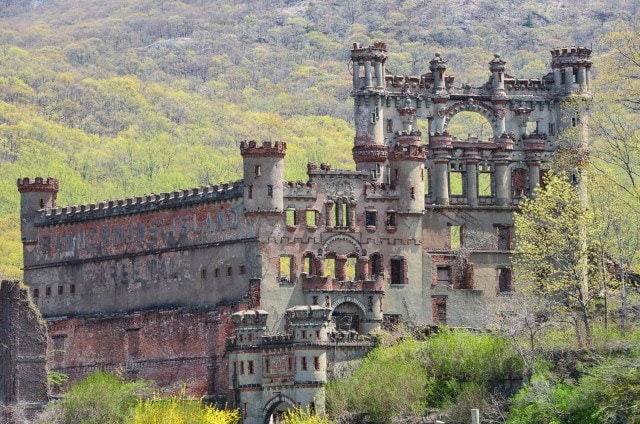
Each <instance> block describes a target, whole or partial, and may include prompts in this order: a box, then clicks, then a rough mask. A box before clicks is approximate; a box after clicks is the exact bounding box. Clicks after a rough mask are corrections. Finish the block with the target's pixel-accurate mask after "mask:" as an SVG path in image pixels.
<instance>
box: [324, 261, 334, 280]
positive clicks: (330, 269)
mask: <svg viewBox="0 0 640 424" xmlns="http://www.w3.org/2000/svg"><path fill="white" fill-rule="evenodd" d="M324 274H325V275H326V276H329V277H331V278H336V258H335V257H333V256H330V257H328V258H325V259H324Z"/></svg>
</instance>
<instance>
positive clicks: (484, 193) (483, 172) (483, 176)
mask: <svg viewBox="0 0 640 424" xmlns="http://www.w3.org/2000/svg"><path fill="white" fill-rule="evenodd" d="M491 171H492V169H491V165H489V164H485V163H480V164H478V196H480V197H491V196H493V187H492V184H491V175H492V174H491Z"/></svg>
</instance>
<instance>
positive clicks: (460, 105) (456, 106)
mask: <svg viewBox="0 0 640 424" xmlns="http://www.w3.org/2000/svg"><path fill="white" fill-rule="evenodd" d="M460 112H475V113H478V114H480V115H481V116H483V117H484V118H485V119H486V120H487V121H489V123H490V124H491V130H492V134H493V136H496V134H497V132H498V131H497V130H498V128H497V126H496V125H497V121H498V119H499V118H500V116H501V113H502V114H504V111H498V110H496V109H494V108H493V107H492V106H489V105H488V104H486V103H484V102H478V101H475V100H473V99H471V98H470V99H468V100H461V101H458V102H455V103H452V104H449V105H448V106H447V107H446V108H443V109H440V110H439V111H438V115H440V116H441V117H442V118H444V130H446V129H447V127H448V126H449V123H450V122H451V120H452V119H453V117H454V116H455V115H457V114H458V113H460Z"/></svg>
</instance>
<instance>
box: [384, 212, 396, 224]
mask: <svg viewBox="0 0 640 424" xmlns="http://www.w3.org/2000/svg"><path fill="white" fill-rule="evenodd" d="M385 225H386V226H387V227H395V226H396V212H395V211H387V219H386V222H385Z"/></svg>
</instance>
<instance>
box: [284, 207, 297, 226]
mask: <svg viewBox="0 0 640 424" xmlns="http://www.w3.org/2000/svg"><path fill="white" fill-rule="evenodd" d="M285 214H286V220H287V225H288V226H289V227H292V226H294V225H298V219H297V218H298V217H297V214H296V210H295V209H287V210H286V212H285Z"/></svg>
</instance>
